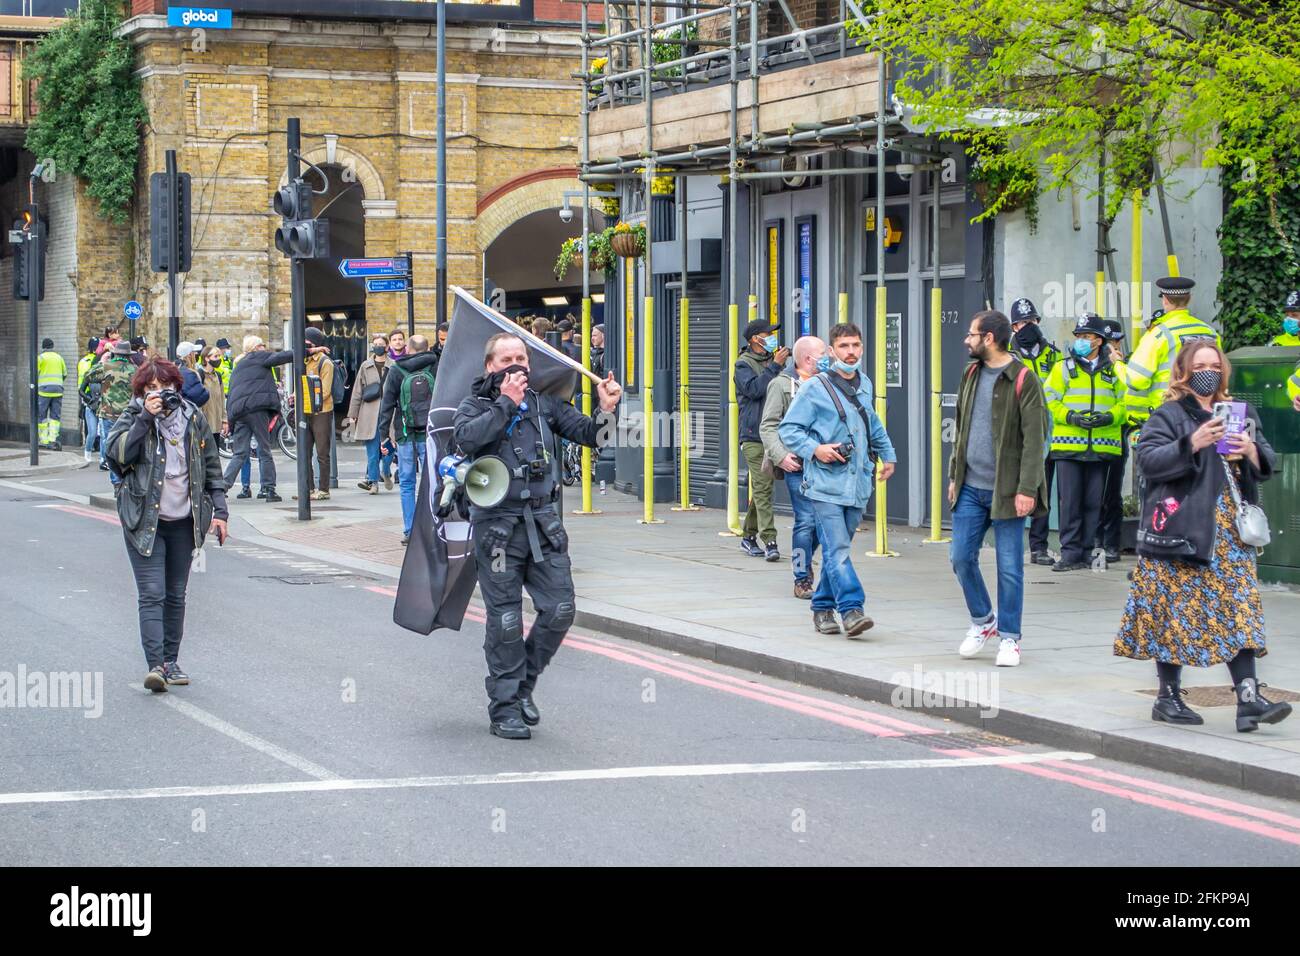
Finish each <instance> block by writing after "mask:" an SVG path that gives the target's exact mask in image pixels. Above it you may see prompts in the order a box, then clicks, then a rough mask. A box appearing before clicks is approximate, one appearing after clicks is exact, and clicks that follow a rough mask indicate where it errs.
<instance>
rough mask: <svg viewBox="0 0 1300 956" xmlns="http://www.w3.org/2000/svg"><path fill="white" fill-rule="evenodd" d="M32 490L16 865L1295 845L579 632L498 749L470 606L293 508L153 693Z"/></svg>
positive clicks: (10, 681) (14, 608)
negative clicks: (460, 608)
mask: <svg viewBox="0 0 1300 956" xmlns="http://www.w3.org/2000/svg"><path fill="white" fill-rule="evenodd" d="M71 481H73V479H70V478H69V479H65V481H64V482H63V483H64V484H67V483H69V482H71ZM40 488H41V486H40V485H22V484H18V483H14V482H6V483H5V484H3V485H0V527H3V528H4V529H5V532H6V535H5V548H6V558H7V561H6V573H5V574H4V576H3V577H0V602H2V603H0V606H3V608H4V613H3V614H0V859H2V860H4V862H5V863H6V864H9V865H44V866H51V865H79V866H85V865H106V866H128V865H129V866H141V865H144V866H152V865H166V866H178V865H189V866H193V865H284V864H298V865H314V866H342V865H412V866H427V865H446V864H455V865H499V866H519V865H530V864H532V865H535V864H542V865H552V866H553V865H597V864H599V865H609V864H615V865H650V866H655V865H711V866H716V865H737V866H740V865H767V866H792V865H793V866H804V865H944V866H953V865H958V866H978V865H985V866H987V865H988V864H990V863H997V864H999V865H1054V866H1064V865H1069V866H1083V865H1112V866H1114V865H1132V864H1142V865H1146V866H1168V865H1180V866H1193V865H1200V866H1204V865H1215V866H1224V865H1252V866H1259V865H1287V864H1292V863H1294V861H1295V859H1296V852H1297V847H1300V802H1298V801H1296V800H1294V799H1281V798H1278V797H1270V796H1262V795H1253V794H1242V793H1241V792H1240V791H1238V790H1233V789H1231V788H1228V787H1224V786H1222V785H1218V784H1211V783H1205V782H1201V781H1195V780H1188V779H1186V778H1185V777H1180V776H1177V775H1174V774H1167V773H1161V772H1158V771H1135V770H1134V769H1133V768H1131V767H1129V766H1127V765H1125V764H1123V763H1120V762H1117V761H1114V760H1109V759H1106V758H1105V757H1101V756H1098V755H1096V754H1095V753H1090V752H1087V751H1075V750H1066V749H1060V748H1044V747H1042V746H1039V745H1036V744H1032V743H1026V742H1024V741H1023V740H1018V739H1014V738H1009V737H1005V736H1000V735H995V734H992V733H989V732H987V731H980V730H974V729H972V728H969V727H966V726H965V725H962V724H960V723H955V722H953V721H950V720H946V719H944V717H943V716H942V715H939V714H935V713H927V712H917V713H907V712H901V711H899V710H897V709H895V708H893V707H891V706H890V705H888V704H882V703H876V702H870V701H862V700H858V699H855V698H854V697H852V696H846V695H844V694H837V693H832V692H830V691H825V690H819V689H817V688H809V687H807V686H801V685H800V684H796V683H791V682H788V681H784V680H781V679H779V678H773V677H766V676H762V675H756V674H754V673H752V672H750V671H746V670H742V669H738V668H734V667H728V666H726V665H722V664H718V663H714V662H709V661H700V660H698V659H693V658H691V657H688V656H686V655H684V654H680V653H671V652H665V651H660V650H656V649H652V648H648V647H646V646H645V645H644V644H642V643H639V642H636V641H630V640H626V639H621V638H619V637H617V636H613V635H608V634H603V633H601V632H599V631H598V630H596V629H593V628H590V627H587V626H578V627H576V628H575V629H574V630H573V632H572V633H571V634H570V636H569V639H568V640H567V641H566V642H565V646H564V647H563V648H561V650H560V652H559V653H558V654H557V655H556V658H555V660H554V661H553V662H552V665H551V667H550V668H549V669H548V670H547V671H546V673H545V674H544V675H543V677H542V680H541V682H540V683H539V686H538V689H537V693H536V699H537V703H538V705H539V707H540V708H541V712H542V722H541V724H540V726H538V727H537V728H536V730H535V732H534V736H533V739H532V740H530V741H527V742H518V741H503V740H499V739H497V738H494V737H491V736H489V734H488V733H487V718H486V706H485V703H486V701H485V698H484V692H483V684H482V679H483V672H484V664H483V656H482V651H481V648H480V644H481V642H482V637H483V634H482V612H481V609H480V608H477V607H474V606H471V610H470V614H469V616H468V618H467V620H466V622H465V626H464V628H463V629H462V631H461V632H459V633H447V632H439V633H436V634H434V635H431V636H428V637H425V636H421V635H414V634H411V633H410V632H408V631H404V630H402V629H400V628H398V627H397V626H396V625H394V624H393V623H392V621H391V608H392V595H393V586H392V585H393V582H392V580H391V570H392V566H391V565H384V564H383V562H378V561H377V562H375V566H376V567H379V566H385V567H388V568H389V569H390V576H388V577H385V576H383V575H381V574H379V573H371V572H369V571H365V570H361V569H359V568H358V567H357V565H358V559H355V558H351V557H348V556H346V555H342V554H340V555H339V556H338V557H337V558H326V557H323V556H317V557H305V556H303V555H300V554H296V553H294V550H293V549H294V548H301V547H306V546H305V545H298V544H295V545H292V546H291V545H290V544H289V543H288V542H285V541H282V540H279V539H277V538H271V537H266V536H263V535H261V534H259V533H258V531H257V530H256V529H255V527H254V526H253V524H251V523H250V522H249V521H247V520H245V518H244V517H243V516H250V517H253V518H254V520H255V521H257V522H263V521H265V520H268V516H269V519H270V520H276V521H278V520H279V517H278V516H276V515H275V514H274V513H275V512H276V511H277V510H278V509H276V508H273V507H269V506H265V505H264V506H263V508H262V510H261V512H260V513H259V512H258V510H257V508H256V507H255V506H254V505H251V504H247V503H241V504H240V506H239V508H238V511H239V513H240V515H241V517H236V519H235V520H234V522H232V530H233V532H234V536H233V537H232V538H231V540H229V541H228V542H227V543H226V546H225V547H218V546H217V545H216V543H215V542H214V541H212V540H211V539H209V541H208V543H207V546H206V547H205V548H204V550H203V551H202V552H201V555H200V556H199V557H198V558H196V560H195V563H194V565H193V573H192V574H191V578H190V584H189V591H188V606H187V609H186V630H185V638H184V642H183V644H182V645H181V654H180V660H181V663H182V664H183V666H184V667H185V669H186V670H187V671H188V672H189V674H190V676H191V678H192V683H191V684H190V685H189V686H186V687H175V688H173V689H172V690H170V691H169V692H168V693H166V694H160V695H154V694H150V693H148V692H146V691H145V690H144V689H143V688H142V687H141V686H140V682H141V679H142V678H143V676H144V669H145V665H144V660H143V655H142V654H141V652H140V649H139V643H138V636H137V634H138V631H137V626H136V608H135V588H134V585H133V583H132V578H131V573H130V568H129V565H128V562H127V560H126V555H125V553H124V547H125V545H124V543H123V540H122V536H121V531H120V529H119V527H118V526H117V520H116V516H115V515H114V514H112V513H110V512H108V511H105V510H102V509H96V508H91V507H88V506H86V505H85V504H83V503H80V502H78V501H77V500H75V499H76V494H75V493H74V492H72V491H69V490H66V489H61V488H46V489H43V490H41V491H39V492H38V490H37V489H40ZM340 497H343V496H340ZM371 500H372V501H373V500H374V499H371ZM380 501H381V502H383V503H385V504H386V505H387V506H388V507H393V506H394V505H395V500H394V498H393V497H392V496H389V497H388V498H387V499H385V498H384V497H383V496H380ZM348 517H355V515H354V514H350V513H349V512H335V513H327V515H326V517H323V518H322V519H321V521H322V523H324V522H325V521H326V520H331V521H332V520H336V519H339V518H348ZM610 520H611V521H613V520H615V518H614V516H613V515H612V514H611V515H610ZM619 520H621V519H619ZM574 523H575V524H577V522H574ZM299 530H301V529H299ZM387 533H389V534H392V533H393V532H391V531H390V532H387ZM584 573H589V572H584ZM68 675H75V676H77V677H79V678H81V680H80V681H79V682H77V683H73V684H71V685H70V684H69V683H68V682H67V680H66V679H65V678H66V676H68ZM56 676H58V683H59V686H60V687H61V688H64V692H63V693H60V694H58V695H56V694H55V692H54V688H55V686H56ZM69 686H72V687H77V688H79V689H80V690H81V696H80V697H78V696H77V695H76V694H70V693H68V692H67V690H66V689H67V688H68V687H69ZM15 687H26V688H28V690H27V694H26V696H25V697H23V698H22V700H23V703H22V706H18V704H17V703H16V701H15V697H14V688H15ZM33 687H48V688H49V692H48V694H45V695H42V696H39V697H38V696H34V692H33V691H32V690H31V688H33Z"/></svg>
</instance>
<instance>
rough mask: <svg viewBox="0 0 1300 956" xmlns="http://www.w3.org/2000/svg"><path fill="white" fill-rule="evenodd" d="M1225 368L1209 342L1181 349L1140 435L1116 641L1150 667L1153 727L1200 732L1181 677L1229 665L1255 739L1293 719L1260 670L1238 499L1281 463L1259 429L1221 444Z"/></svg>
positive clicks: (1253, 499)
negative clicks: (1125, 594) (1132, 534)
mask: <svg viewBox="0 0 1300 956" xmlns="http://www.w3.org/2000/svg"><path fill="white" fill-rule="evenodd" d="M1230 374H1231V366H1230V364H1229V362H1228V358H1227V356H1225V355H1224V354H1223V352H1222V351H1220V350H1219V348H1218V347H1217V346H1216V345H1214V343H1213V342H1192V343H1188V344H1187V345H1186V346H1185V347H1184V348H1183V349H1182V350H1181V351H1180V352H1179V353H1178V356H1177V357H1176V358H1175V359H1174V364H1173V369H1172V371H1171V376H1170V383H1169V390H1168V391H1167V392H1166V393H1165V402H1164V404H1163V405H1162V406H1161V407H1160V408H1158V409H1156V410H1155V411H1154V412H1153V413H1152V415H1151V418H1150V420H1148V421H1147V423H1146V424H1145V425H1143V426H1142V437H1141V440H1140V441H1139V442H1138V445H1137V464H1138V470H1139V471H1140V472H1141V474H1142V477H1143V479H1144V481H1145V490H1144V492H1143V496H1142V523H1141V527H1140V530H1139V531H1138V549H1137V550H1138V556H1139V557H1138V566H1137V570H1136V571H1135V572H1134V575H1133V587H1132V590H1131V591H1130V593H1129V598H1128V605H1127V607H1125V609H1124V619H1123V621H1121V622H1120V628H1119V634H1118V636H1117V637H1116V638H1115V653H1116V654H1117V655H1119V656H1120V657H1132V658H1135V659H1137V660H1154V661H1155V662H1156V672H1157V674H1158V676H1159V680H1160V691H1159V696H1158V697H1157V698H1156V702H1155V704H1154V706H1153V707H1152V708H1151V718H1152V719H1153V720H1157V721H1168V722H1169V723H1173V724H1201V723H1204V721H1203V720H1202V718H1201V716H1200V715H1199V714H1197V713H1196V712H1195V711H1193V710H1192V709H1191V708H1189V707H1188V706H1187V705H1186V704H1185V703H1183V700H1182V694H1183V693H1184V692H1183V691H1182V689H1181V674H1182V669H1183V667H1184V666H1191V667H1209V666H1211V665H1213V664H1227V665H1228V671H1229V673H1230V674H1231V675H1232V683H1233V685H1234V687H1235V690H1236V694H1237V730H1239V731H1242V732H1246V731H1252V730H1256V729H1258V727H1259V725H1260V723H1261V722H1262V723H1269V724H1272V723H1277V722H1278V721H1280V720H1283V719H1284V718H1286V717H1287V716H1288V715H1289V714H1290V713H1291V705H1290V704H1288V703H1285V702H1279V703H1274V702H1273V701H1270V700H1267V699H1266V698H1265V697H1263V696H1262V695H1261V694H1260V692H1259V688H1260V687H1263V686H1264V685H1263V684H1260V683H1259V681H1258V680H1257V678H1256V675H1255V660H1256V658H1259V657H1263V656H1264V655H1265V654H1266V653H1268V651H1267V649H1266V648H1265V644H1264V611H1263V607H1262V606H1261V604H1260V599H1259V587H1258V577H1257V575H1256V568H1255V549H1254V548H1252V547H1248V546H1247V545H1245V544H1243V543H1242V540H1241V537H1240V535H1239V534H1238V532H1237V526H1236V517H1237V506H1236V505H1235V504H1234V494H1233V491H1234V486H1235V488H1236V490H1237V494H1238V496H1239V497H1240V498H1241V499H1242V500H1243V501H1247V502H1250V503H1251V504H1257V503H1258V502H1259V483H1260V482H1261V481H1265V480H1267V479H1268V478H1269V477H1270V476H1271V475H1272V474H1273V469H1274V465H1275V463H1276V457H1275V455H1274V453H1273V449H1272V448H1271V447H1270V446H1269V444H1268V441H1267V440H1266V439H1265V438H1264V436H1263V434H1262V432H1261V431H1260V429H1259V418H1258V416H1257V415H1256V414H1255V411H1254V409H1251V408H1249V407H1248V408H1247V414H1248V416H1249V418H1250V421H1252V422H1253V423H1254V426H1255V428H1254V435H1253V437H1252V436H1251V435H1250V434H1248V433H1245V432H1243V433H1242V434H1240V435H1235V436H1231V437H1230V438H1229V439H1228V445H1229V450H1228V452H1227V454H1226V455H1221V454H1220V453H1219V452H1218V451H1217V449H1216V445H1217V443H1218V442H1219V440H1220V439H1221V438H1223V437H1224V433H1225V425H1224V422H1223V421H1222V420H1220V419H1216V418H1214V417H1213V414H1212V410H1213V408H1214V404H1215V403H1216V402H1223V401H1230V400H1231V399H1230V398H1229V396H1228V394H1227V383H1228V378H1229V375H1230Z"/></svg>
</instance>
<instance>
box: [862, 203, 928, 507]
mask: <svg viewBox="0 0 1300 956" xmlns="http://www.w3.org/2000/svg"><path fill="white" fill-rule="evenodd" d="M911 204H912V200H911V198H910V197H909V196H896V197H887V198H886V200H885V223H884V226H885V236H886V249H885V336H884V340H883V341H881V340H879V337H878V335H877V330H876V257H877V244H878V241H879V237H878V234H877V232H876V229H877V228H879V225H880V224H878V223H877V222H876V212H875V209H876V207H875V203H874V201H868V202H864V203H863V206H862V215H861V218H860V219H859V221H860V222H862V223H863V225H864V228H865V229H866V237H865V242H864V243H863V247H864V248H863V253H864V255H863V260H864V261H863V272H862V276H861V279H862V283H863V290H864V295H863V296H862V298H861V309H860V313H859V316H858V324H859V325H860V326H861V328H862V333H863V344H864V346H865V348H864V352H863V361H864V368H865V370H866V373H867V376H868V377H869V378H870V379H871V384H872V387H873V389H874V391H875V394H876V395H877V396H883V397H884V399H885V410H886V411H885V428H886V430H887V431H888V432H889V439H890V441H891V442H892V443H893V445H894V450H895V452H896V453H897V456H898V464H897V466H896V468H895V470H894V477H892V478H891V479H890V480H889V483H888V487H887V491H886V513H887V514H888V515H889V518H890V520H891V521H907V520H908V519H909V494H908V489H909V487H910V486H911V482H912V471H913V469H914V468H915V467H916V460H915V459H914V457H913V456H912V455H911V454H909V449H908V436H909V435H910V434H911V431H912V421H911V419H912V414H911V411H910V410H909V408H908V400H907V394H908V392H907V390H908V387H909V386H911V387H913V388H915V387H918V386H919V384H920V383H912V382H909V381H908V379H909V377H910V375H909V369H908V361H909V349H910V348H912V347H913V344H914V343H912V342H909V341H908V340H909V338H911V336H910V335H909V324H910V323H911V322H912V321H913V315H912V312H913V309H912V301H911V299H912V288H911V278H912V276H913V274H914V272H913V270H914V267H915V263H914V262H913V258H914V256H915V255H916V253H917V250H918V249H919V244H918V239H917V237H916V235H915V230H914V229H913V228H912V216H911ZM882 350H883V352H884V358H885V377H884V380H883V381H880V380H879V377H878V376H877V374H876V363H877V356H878V355H879V354H880V352H881V351H882ZM870 507H872V508H874V507H875V503H874V501H873V503H872V505H871V506H870Z"/></svg>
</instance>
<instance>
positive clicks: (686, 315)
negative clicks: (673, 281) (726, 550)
mask: <svg viewBox="0 0 1300 956" xmlns="http://www.w3.org/2000/svg"><path fill="white" fill-rule="evenodd" d="M678 321H679V322H680V323H681V328H680V329H679V330H678V333H677V341H678V343H679V347H678V352H680V353H681V355H680V361H679V362H678V367H677V383H678V388H677V436H678V442H679V444H680V445H681V453H680V454H681V459H680V464H679V465H678V470H679V471H680V472H681V504H679V505H678V506H677V507H675V508H673V511H699V510H700V509H699V506H698V505H693V504H691V396H690V384H691V363H690V354H691V348H690V343H691V335H690V321H691V304H690V300H689V299H686V298H683V299H682V301H681V317H680V318H679V320H678Z"/></svg>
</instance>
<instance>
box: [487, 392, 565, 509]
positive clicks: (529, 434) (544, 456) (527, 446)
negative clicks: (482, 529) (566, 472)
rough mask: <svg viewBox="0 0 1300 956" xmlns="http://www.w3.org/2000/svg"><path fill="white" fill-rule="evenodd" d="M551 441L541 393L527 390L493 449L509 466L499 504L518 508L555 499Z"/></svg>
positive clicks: (537, 506)
mask: <svg viewBox="0 0 1300 956" xmlns="http://www.w3.org/2000/svg"><path fill="white" fill-rule="evenodd" d="M525 406H526V407H525ZM550 442H551V432H550V429H549V428H548V427H547V425H546V420H545V419H544V418H543V417H542V399H541V396H539V395H538V394H537V393H536V392H534V391H531V390H530V391H528V392H526V393H525V397H524V404H523V405H522V406H520V408H519V409H518V410H517V411H516V412H515V417H514V418H513V419H511V421H510V422H509V424H508V425H507V426H506V435H505V437H504V438H502V440H501V443H500V444H499V445H498V446H497V449H496V455H497V456H498V457H499V458H500V459H501V460H502V461H504V462H505V463H506V467H507V468H509V469H510V489H509V490H508V491H507V492H506V497H505V499H504V500H503V501H502V502H501V504H500V505H498V506H497V507H498V508H504V509H510V510H517V509H520V508H522V507H523V506H524V505H528V504H531V505H532V506H533V508H534V509H535V510H536V509H540V508H543V507H545V506H547V505H549V504H551V502H553V501H554V500H555V498H556V494H557V491H558V487H559V486H558V485H557V484H556V481H555V469H554V467H553V462H552V460H551V453H550Z"/></svg>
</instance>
